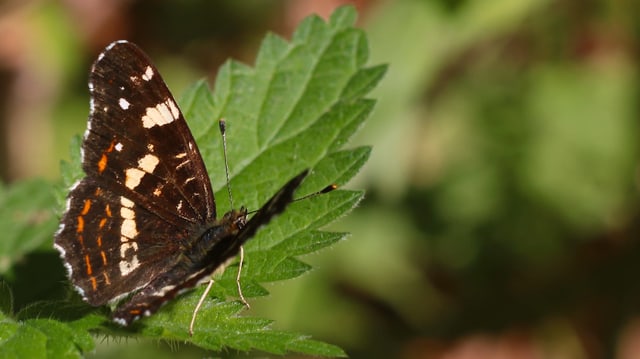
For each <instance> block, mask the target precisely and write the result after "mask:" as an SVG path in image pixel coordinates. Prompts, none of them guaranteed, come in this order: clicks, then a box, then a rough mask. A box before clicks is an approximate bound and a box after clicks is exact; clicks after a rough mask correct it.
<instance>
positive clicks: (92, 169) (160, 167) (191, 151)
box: [55, 41, 216, 305]
mask: <svg viewBox="0 0 640 359" xmlns="http://www.w3.org/2000/svg"><path fill="white" fill-rule="evenodd" d="M89 89H90V92H91V112H90V114H89V122H88V126H87V131H86V133H85V136H84V141H83V143H82V164H83V170H84V172H85V173H86V177H85V178H84V179H82V180H81V181H80V182H78V183H76V184H75V185H74V187H73V188H72V190H71V192H70V193H69V197H68V204H67V211H66V213H65V214H64V216H63V218H62V220H61V226H60V229H59V230H58V232H57V234H56V238H55V247H56V248H57V249H58V250H59V251H60V252H61V255H62V257H63V259H64V261H65V263H66V266H67V268H68V269H69V272H70V278H71V281H72V282H73V284H74V285H75V286H76V288H77V289H78V291H79V292H80V293H81V294H82V295H83V297H84V298H85V299H86V300H87V301H88V302H89V303H91V304H93V305H100V304H104V303H106V302H108V301H110V300H113V299H116V298H118V297H119V296H121V295H124V294H127V293H129V292H131V291H133V290H135V289H138V288H141V287H143V286H144V285H146V284H147V283H148V282H149V281H150V280H152V279H153V278H154V277H155V276H157V275H158V272H159V271H160V272H161V271H162V270H166V269H167V268H171V266H172V265H173V263H174V262H175V261H176V260H177V257H178V256H179V249H180V248H181V247H183V246H184V245H185V244H188V242H189V241H192V240H194V238H193V232H194V231H195V230H196V229H198V228H201V227H202V226H203V225H204V224H205V223H210V222H213V221H214V220H215V216H216V211H215V203H214V197H213V192H212V190H211V184H210V182H209V177H208V174H207V171H206V168H205V166H204V163H203V162H202V158H201V157H200V153H199V151H198V148H197V146H196V143H195V141H194V139H193V137H192V135H191V132H190V131H189V128H188V127H187V124H186V122H185V120H184V117H183V116H182V113H181V112H180V110H179V109H178V106H177V104H176V102H175V100H174V99H173V97H172V95H171V93H170V92H169V90H168V89H167V87H166V85H165V84H164V81H163V80H162V78H161V77H160V74H159V73H158V71H157V70H156V68H155V67H154V66H153V65H152V64H151V61H150V60H149V59H148V58H147V56H146V55H145V54H144V53H143V52H142V51H141V50H140V49H139V48H137V47H136V46H135V45H133V44H131V43H129V42H125V41H119V42H114V43H112V44H111V45H110V46H109V47H107V48H106V49H105V51H104V52H103V53H102V54H100V56H99V57H98V59H97V61H96V62H95V63H94V64H93V67H92V70H91V73H90V79H89ZM151 264H152V265H151ZM121 277H126V279H123V278H121Z"/></svg>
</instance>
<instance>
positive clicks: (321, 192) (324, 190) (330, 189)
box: [247, 183, 338, 214]
mask: <svg viewBox="0 0 640 359" xmlns="http://www.w3.org/2000/svg"><path fill="white" fill-rule="evenodd" d="M336 189H338V185H337V184H335V183H332V184H330V185H328V186H327V187H325V188H323V189H321V190H320V191H318V192H313V193H309V194H308V195H306V196H302V197H300V198H296V199H294V200H293V201H292V202H298V201H302V200H305V199H307V198H311V197H315V196H319V195H321V194H325V193H329V192H331V191H334V190H336ZM256 212H258V210H255V211H251V212H249V213H247V214H253V213H256Z"/></svg>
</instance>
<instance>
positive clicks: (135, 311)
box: [129, 309, 140, 315]
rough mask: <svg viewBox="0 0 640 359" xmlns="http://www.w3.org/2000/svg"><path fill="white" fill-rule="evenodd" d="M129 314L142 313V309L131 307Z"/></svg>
mask: <svg viewBox="0 0 640 359" xmlns="http://www.w3.org/2000/svg"><path fill="white" fill-rule="evenodd" d="M129 314H133V315H139V314H140V309H131V310H130V311H129Z"/></svg>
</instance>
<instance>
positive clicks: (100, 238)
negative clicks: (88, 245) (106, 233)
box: [96, 236, 102, 247]
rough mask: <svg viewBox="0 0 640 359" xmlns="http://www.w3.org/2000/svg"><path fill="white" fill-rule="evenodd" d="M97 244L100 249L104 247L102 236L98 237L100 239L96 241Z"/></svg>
mask: <svg viewBox="0 0 640 359" xmlns="http://www.w3.org/2000/svg"><path fill="white" fill-rule="evenodd" d="M96 242H98V247H102V236H98V239H96Z"/></svg>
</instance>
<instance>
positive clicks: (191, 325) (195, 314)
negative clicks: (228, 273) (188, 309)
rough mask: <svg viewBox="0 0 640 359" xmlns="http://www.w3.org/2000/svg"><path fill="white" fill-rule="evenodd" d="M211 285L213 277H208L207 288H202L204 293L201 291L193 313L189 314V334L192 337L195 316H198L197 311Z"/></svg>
mask: <svg viewBox="0 0 640 359" xmlns="http://www.w3.org/2000/svg"><path fill="white" fill-rule="evenodd" d="M212 285H213V279H209V284H207V288H206V289H205V290H204V293H202V296H201V297H200V300H199V301H198V304H196V307H195V308H194V309H193V315H192V316H191V323H189V336H190V337H192V336H193V327H194V325H195V324H196V317H197V316H198V312H199V311H200V307H201V306H202V303H204V298H206V297H207V295H209V291H210V290H211V286H212Z"/></svg>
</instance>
